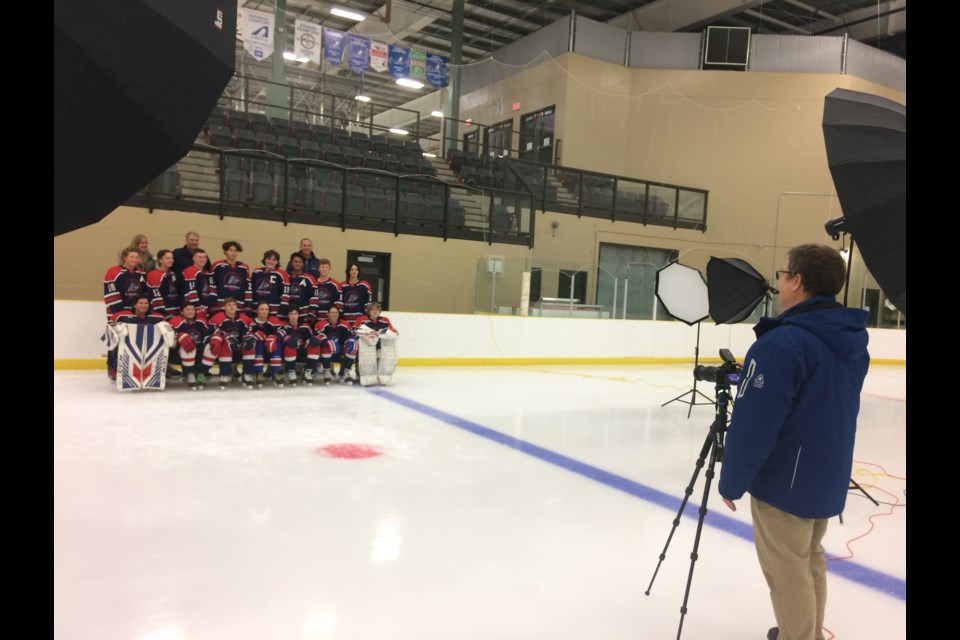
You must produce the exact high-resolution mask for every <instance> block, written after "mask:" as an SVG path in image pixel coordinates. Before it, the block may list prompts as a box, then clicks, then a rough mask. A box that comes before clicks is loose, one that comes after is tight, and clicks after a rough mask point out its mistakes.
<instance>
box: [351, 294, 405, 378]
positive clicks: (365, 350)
mask: <svg viewBox="0 0 960 640" xmlns="http://www.w3.org/2000/svg"><path fill="white" fill-rule="evenodd" d="M381 311H382V307H381V306H380V303H379V302H371V303H370V304H368V305H367V315H366V316H363V317H361V318H359V319H358V320H357V322H356V323H355V324H354V327H353V329H354V332H355V333H356V334H357V338H358V341H357V345H358V347H359V349H358V355H357V372H358V373H359V375H360V384H361V385H363V386H367V385H370V384H376V383H378V382H379V383H380V384H383V385H391V384H393V372H394V370H395V369H396V367H397V350H396V340H397V336H398V335H399V334H398V333H397V330H396V329H394V328H393V325H392V324H390V319H389V318H387V317H386V316H383V315H380V312H381Z"/></svg>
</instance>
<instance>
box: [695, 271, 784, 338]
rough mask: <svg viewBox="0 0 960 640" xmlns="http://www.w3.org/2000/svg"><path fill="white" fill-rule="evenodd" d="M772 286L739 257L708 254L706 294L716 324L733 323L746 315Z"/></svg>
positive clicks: (711, 315) (774, 290)
mask: <svg viewBox="0 0 960 640" xmlns="http://www.w3.org/2000/svg"><path fill="white" fill-rule="evenodd" d="M768 291H771V292H776V289H771V288H770V286H769V285H768V284H767V282H766V280H764V278H763V276H761V275H760V273H759V272H758V271H757V270H756V269H754V268H753V267H751V266H750V265H749V264H748V263H747V262H745V261H743V260H740V259H739V258H716V257H712V256H711V258H710V262H708V263H707V294H708V298H709V300H710V317H711V318H713V321H714V322H716V323H717V324H735V323H737V322H740V321H742V320H743V319H744V318H746V317H747V316H749V315H750V314H751V313H752V312H753V310H754V309H755V308H756V307H757V305H758V304H760V302H761V301H762V300H763V299H764V297H765V296H766V294H767V292H768Z"/></svg>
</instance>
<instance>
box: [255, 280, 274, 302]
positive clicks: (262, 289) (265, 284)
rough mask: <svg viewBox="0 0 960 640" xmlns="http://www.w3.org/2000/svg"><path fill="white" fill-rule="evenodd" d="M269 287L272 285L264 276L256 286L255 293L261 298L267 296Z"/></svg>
mask: <svg viewBox="0 0 960 640" xmlns="http://www.w3.org/2000/svg"><path fill="white" fill-rule="evenodd" d="M271 287H272V285H271V283H270V281H269V280H268V279H266V278H264V279H263V280H261V281H260V284H259V286H257V295H258V296H260V297H262V298H269V297H270V289H271Z"/></svg>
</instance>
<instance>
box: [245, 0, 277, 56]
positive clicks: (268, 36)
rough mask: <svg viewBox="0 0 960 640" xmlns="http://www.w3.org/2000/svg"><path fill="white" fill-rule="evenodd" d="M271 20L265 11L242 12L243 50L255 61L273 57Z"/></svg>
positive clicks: (250, 10) (251, 10)
mask: <svg viewBox="0 0 960 640" xmlns="http://www.w3.org/2000/svg"><path fill="white" fill-rule="evenodd" d="M273 18H274V15H273V14H272V13H267V12H266V11H254V10H253V9H244V11H243V49H244V51H246V52H247V53H249V54H250V55H252V56H253V57H254V58H256V59H257V60H264V59H266V58H269V57H270V56H271V55H273Z"/></svg>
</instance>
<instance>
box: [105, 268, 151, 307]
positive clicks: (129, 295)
mask: <svg viewBox="0 0 960 640" xmlns="http://www.w3.org/2000/svg"><path fill="white" fill-rule="evenodd" d="M141 294H148V295H149V291H148V288H147V278H146V276H145V275H144V273H143V271H141V270H140V269H134V270H133V271H131V270H129V269H124V268H123V267H121V266H120V265H117V266H114V267H110V269H109V270H107V273H106V275H105V276H104V277H103V302H104V304H106V305H107V318H110V317H111V316H112V315H113V314H115V313H117V312H118V311H123V310H125V309H126V310H130V311H132V310H133V306H134V305H135V304H136V302H137V297H138V296H140V295H141Z"/></svg>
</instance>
